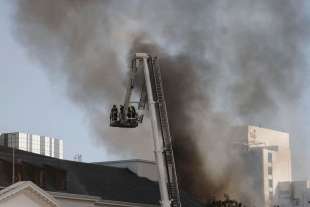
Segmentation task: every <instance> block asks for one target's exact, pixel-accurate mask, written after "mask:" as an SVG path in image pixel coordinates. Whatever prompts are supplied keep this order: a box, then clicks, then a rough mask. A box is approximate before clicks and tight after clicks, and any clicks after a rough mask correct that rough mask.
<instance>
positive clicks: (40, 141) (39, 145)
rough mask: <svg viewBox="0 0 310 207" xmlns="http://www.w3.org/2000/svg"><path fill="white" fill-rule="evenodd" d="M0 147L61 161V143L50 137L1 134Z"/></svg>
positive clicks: (17, 133)
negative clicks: (12, 148)
mask: <svg viewBox="0 0 310 207" xmlns="http://www.w3.org/2000/svg"><path fill="white" fill-rule="evenodd" d="M0 145H2V146H6V147H14V148H16V149H20V150H24V151H28V152H33V153H36V154H41V155H45V156H49V157H55V158H59V159H63V141H62V140H60V139H55V138H52V137H46V136H40V135H35V134H27V133H21V132H13V133H3V134H1V135H0Z"/></svg>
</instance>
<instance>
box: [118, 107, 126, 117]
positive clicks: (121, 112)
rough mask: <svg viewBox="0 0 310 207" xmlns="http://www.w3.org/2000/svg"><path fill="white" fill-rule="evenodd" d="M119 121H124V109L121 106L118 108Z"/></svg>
mask: <svg viewBox="0 0 310 207" xmlns="http://www.w3.org/2000/svg"><path fill="white" fill-rule="evenodd" d="M119 119H120V121H123V120H125V108H124V106H123V105H121V106H120V113H119Z"/></svg>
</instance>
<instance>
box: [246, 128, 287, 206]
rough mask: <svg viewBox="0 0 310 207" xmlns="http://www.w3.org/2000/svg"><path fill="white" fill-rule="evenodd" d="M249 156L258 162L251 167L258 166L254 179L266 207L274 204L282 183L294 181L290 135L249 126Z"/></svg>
mask: <svg viewBox="0 0 310 207" xmlns="http://www.w3.org/2000/svg"><path fill="white" fill-rule="evenodd" d="M246 145H247V146H248V151H249V156H251V154H255V156H254V157H255V158H256V160H254V162H253V160H252V162H251V163H249V165H253V164H254V165H256V166H258V169H257V170H258V171H257V172H255V176H254V175H253V177H254V178H255V179H256V180H258V182H256V183H257V185H259V186H256V189H257V191H258V192H257V193H258V195H259V197H260V199H262V200H263V202H264V205H265V206H272V205H273V204H274V197H275V194H276V193H275V192H276V189H277V187H278V185H279V183H280V182H287V181H289V182H290V181H292V170H291V149H290V140H289V134H288V133H285V132H280V131H275V130H272V129H266V128H261V127H256V126H247V142H246Z"/></svg>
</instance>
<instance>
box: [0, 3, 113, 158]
mask: <svg viewBox="0 0 310 207" xmlns="http://www.w3.org/2000/svg"><path fill="white" fill-rule="evenodd" d="M13 11H14V4H13V3H12V1H1V2H0V14H1V18H0V28H1V29H0V30H1V31H0V40H1V41H0V43H1V47H0V56H1V59H0V65H1V67H0V76H1V81H0V97H1V102H0V114H1V119H0V132H10V131H22V132H29V133H35V134H40V135H46V136H51V137H56V138H60V139H63V140H64V157H65V159H72V158H73V156H74V154H75V153H81V154H82V155H83V160H84V161H102V160H110V159H117V156H112V155H107V154H106V153H105V150H104V149H103V147H102V145H100V146H101V148H100V147H97V146H96V143H95V139H92V138H90V137H89V136H90V135H89V131H88V127H87V121H86V119H84V117H83V114H82V112H81V111H80V110H79V109H78V108H77V107H76V106H75V105H73V104H72V103H71V102H69V101H68V99H67V98H66V95H65V92H64V86H63V85H59V82H57V83H55V84H54V83H53V82H52V81H51V80H49V79H48V77H47V75H46V74H44V72H43V71H44V70H42V69H41V68H40V67H42V66H40V65H39V64H37V63H36V62H34V61H32V59H31V57H29V56H28V55H27V54H26V52H25V51H24V49H23V48H22V46H20V45H19V44H18V43H17V42H16V41H15V40H14V37H13V36H12V29H14V25H13V23H12V22H13V20H12V15H13Z"/></svg>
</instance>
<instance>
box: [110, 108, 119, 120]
mask: <svg viewBox="0 0 310 207" xmlns="http://www.w3.org/2000/svg"><path fill="white" fill-rule="evenodd" d="M117 116H118V109H117V107H116V105H113V107H112V109H111V114H110V120H111V122H115V121H117V118H118V117H117Z"/></svg>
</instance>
